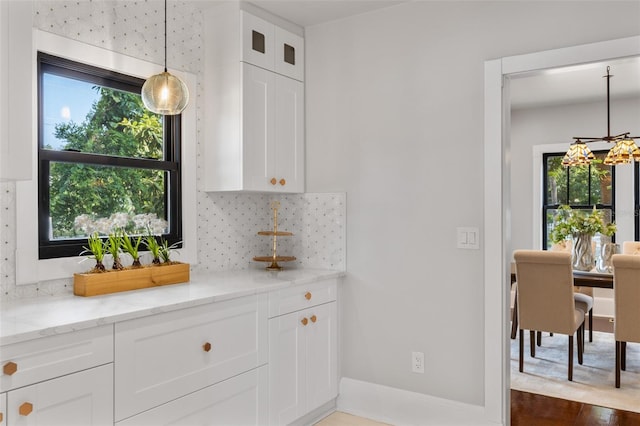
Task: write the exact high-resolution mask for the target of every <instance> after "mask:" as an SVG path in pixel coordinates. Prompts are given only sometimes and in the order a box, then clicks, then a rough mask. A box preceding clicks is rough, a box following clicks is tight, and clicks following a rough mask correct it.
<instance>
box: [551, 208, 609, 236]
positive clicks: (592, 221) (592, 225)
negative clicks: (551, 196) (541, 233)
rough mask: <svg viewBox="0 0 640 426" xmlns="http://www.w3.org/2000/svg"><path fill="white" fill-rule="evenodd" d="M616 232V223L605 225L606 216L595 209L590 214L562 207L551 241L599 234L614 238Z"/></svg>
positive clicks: (556, 216)
mask: <svg viewBox="0 0 640 426" xmlns="http://www.w3.org/2000/svg"><path fill="white" fill-rule="evenodd" d="M615 232H616V224H615V223H613V222H612V223H607V224H605V223H604V215H603V212H602V211H601V210H596V209H595V207H594V209H593V210H591V212H590V213H585V212H584V211H581V210H573V209H572V208H571V207H569V206H566V205H562V206H560V207H559V208H558V212H557V213H556V215H555V217H554V227H553V231H551V241H552V242H554V243H559V242H562V241H564V240H566V239H568V238H570V237H575V236H577V235H579V234H587V235H591V236H593V235H595V234H597V233H600V234H603V235H607V236H609V237H610V236H612V235H613V234H614V233H615Z"/></svg>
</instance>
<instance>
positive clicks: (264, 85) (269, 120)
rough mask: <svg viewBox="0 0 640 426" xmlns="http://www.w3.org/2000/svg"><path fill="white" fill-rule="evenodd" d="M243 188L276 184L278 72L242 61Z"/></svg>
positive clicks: (257, 188)
mask: <svg viewBox="0 0 640 426" xmlns="http://www.w3.org/2000/svg"><path fill="white" fill-rule="evenodd" d="M241 66H242V90H243V94H242V140H243V147H242V151H243V157H244V165H243V169H244V170H243V179H244V182H243V187H244V188H245V189H248V190H252V191H271V190H273V188H275V187H276V184H277V181H276V176H275V158H274V153H275V151H274V149H273V143H274V139H275V126H274V123H275V74H274V73H272V72H270V71H266V70H264V69H262V68H259V67H256V66H253V65H249V64H244V63H243V64H242V65H241Z"/></svg>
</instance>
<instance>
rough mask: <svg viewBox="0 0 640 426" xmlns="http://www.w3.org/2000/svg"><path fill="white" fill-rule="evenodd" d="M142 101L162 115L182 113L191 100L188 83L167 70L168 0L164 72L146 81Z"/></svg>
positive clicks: (152, 110)
mask: <svg viewBox="0 0 640 426" xmlns="http://www.w3.org/2000/svg"><path fill="white" fill-rule="evenodd" d="M142 102H143V103H144V106H145V107H147V109H148V110H149V111H151V112H154V113H156V114H162V115H176V114H180V113H181V112H182V111H183V110H184V109H185V108H186V107H187V103H188V102H189V89H188V88H187V85H186V84H184V82H183V81H182V80H180V79H179V78H178V77H176V76H174V75H171V74H169V73H168V72H167V0H164V72H162V73H160V74H156V75H152V76H151V77H149V78H148V79H147V81H145V82H144V84H143V85H142Z"/></svg>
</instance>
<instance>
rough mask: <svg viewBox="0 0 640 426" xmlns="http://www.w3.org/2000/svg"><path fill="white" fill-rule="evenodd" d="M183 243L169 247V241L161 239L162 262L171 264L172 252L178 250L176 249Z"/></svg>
mask: <svg viewBox="0 0 640 426" xmlns="http://www.w3.org/2000/svg"><path fill="white" fill-rule="evenodd" d="M180 242H181V241H178V242H177V243H173V244H171V245H169V242H168V241H167V240H165V239H164V238H162V239H161V244H160V257H161V258H162V262H163V263H171V262H172V260H171V252H172V251H173V250H175V249H176V247H178V245H179V244H180Z"/></svg>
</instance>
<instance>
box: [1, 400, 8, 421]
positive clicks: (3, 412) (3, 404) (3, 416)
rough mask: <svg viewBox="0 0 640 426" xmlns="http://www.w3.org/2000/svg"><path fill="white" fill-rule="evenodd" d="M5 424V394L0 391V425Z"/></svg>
mask: <svg viewBox="0 0 640 426" xmlns="http://www.w3.org/2000/svg"><path fill="white" fill-rule="evenodd" d="M6 424H7V394H6V393H0V426H6Z"/></svg>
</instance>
